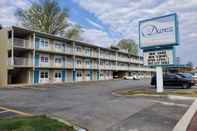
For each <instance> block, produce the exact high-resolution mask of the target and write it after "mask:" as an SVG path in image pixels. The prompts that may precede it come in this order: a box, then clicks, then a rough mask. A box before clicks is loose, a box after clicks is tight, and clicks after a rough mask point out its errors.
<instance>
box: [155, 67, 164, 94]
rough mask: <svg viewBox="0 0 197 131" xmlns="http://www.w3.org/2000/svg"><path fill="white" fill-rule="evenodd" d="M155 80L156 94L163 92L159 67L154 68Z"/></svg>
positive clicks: (161, 73) (161, 71) (161, 74)
mask: <svg viewBox="0 0 197 131" xmlns="http://www.w3.org/2000/svg"><path fill="white" fill-rule="evenodd" d="M156 78H157V82H156V83H157V93H162V92H163V90H164V89H163V70H162V67H161V66H157V67H156Z"/></svg>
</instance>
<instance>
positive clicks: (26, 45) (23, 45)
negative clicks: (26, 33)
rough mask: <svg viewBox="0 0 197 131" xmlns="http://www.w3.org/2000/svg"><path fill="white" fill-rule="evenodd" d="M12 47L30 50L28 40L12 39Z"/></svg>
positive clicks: (30, 46)
mask: <svg viewBox="0 0 197 131" xmlns="http://www.w3.org/2000/svg"><path fill="white" fill-rule="evenodd" d="M14 47H20V48H32V45H30V43H29V40H25V39H21V38H14Z"/></svg>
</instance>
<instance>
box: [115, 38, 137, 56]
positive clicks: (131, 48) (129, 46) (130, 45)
mask: <svg viewBox="0 0 197 131" xmlns="http://www.w3.org/2000/svg"><path fill="white" fill-rule="evenodd" d="M117 47H119V48H120V49H125V50H128V52H129V53H130V54H132V55H138V46H137V44H136V43H135V41H134V40H131V39H122V40H120V41H119V42H118V44H117Z"/></svg>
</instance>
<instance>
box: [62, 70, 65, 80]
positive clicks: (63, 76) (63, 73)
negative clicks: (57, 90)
mask: <svg viewBox="0 0 197 131" xmlns="http://www.w3.org/2000/svg"><path fill="white" fill-rule="evenodd" d="M65 80H66V70H63V71H62V81H65Z"/></svg>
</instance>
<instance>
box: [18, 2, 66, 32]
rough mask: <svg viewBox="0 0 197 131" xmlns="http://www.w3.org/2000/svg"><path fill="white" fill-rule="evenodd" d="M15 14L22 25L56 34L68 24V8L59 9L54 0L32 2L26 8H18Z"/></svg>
mask: <svg viewBox="0 0 197 131" xmlns="http://www.w3.org/2000/svg"><path fill="white" fill-rule="evenodd" d="M16 15H17V16H18V18H19V20H21V23H22V25H23V26H24V27H26V28H28V29H32V30H37V31H41V32H46V33H50V34H58V33H62V32H64V30H65V28H66V27H67V26H68V21H67V18H68V10H67V9H66V8H65V9H61V8H60V7H59V5H58V3H57V1H55V0H40V2H32V5H31V6H30V8H28V9H25V10H23V9H18V10H17V11H16Z"/></svg>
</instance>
